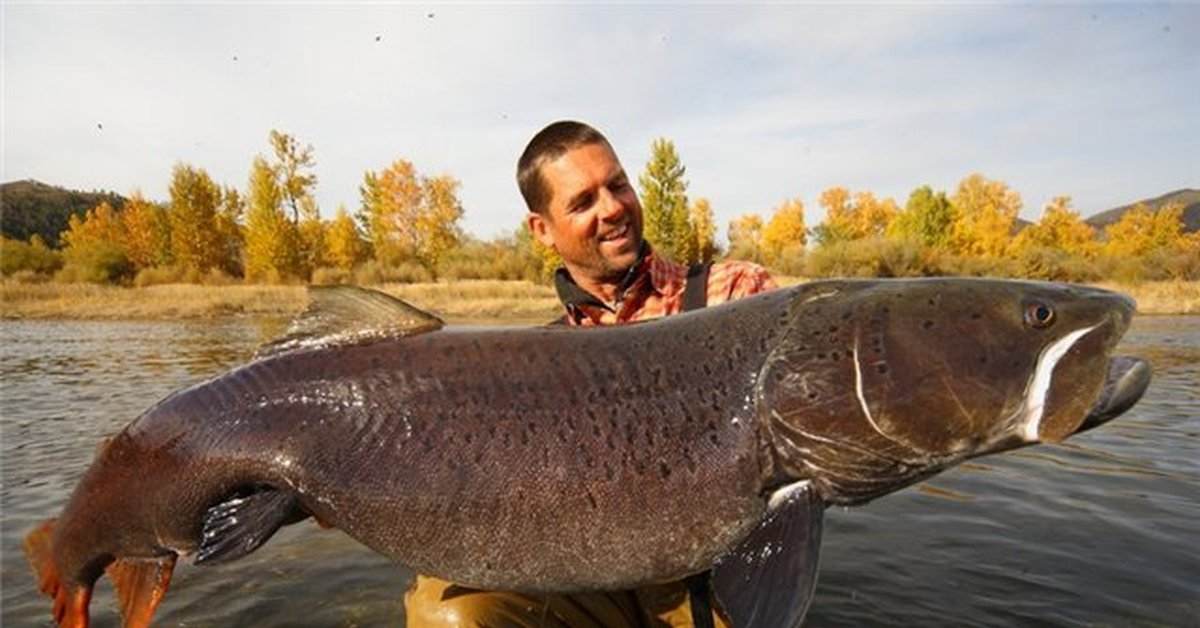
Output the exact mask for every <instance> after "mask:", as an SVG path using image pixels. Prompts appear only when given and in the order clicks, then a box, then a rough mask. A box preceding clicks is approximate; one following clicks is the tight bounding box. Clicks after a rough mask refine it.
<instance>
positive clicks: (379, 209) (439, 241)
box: [359, 159, 463, 276]
mask: <svg viewBox="0 0 1200 628" xmlns="http://www.w3.org/2000/svg"><path fill="white" fill-rule="evenodd" d="M458 185H459V184H458V181H457V180H455V179H454V178H453V177H450V176H446V175H443V176H438V177H422V176H420V175H418V173H417V171H416V168H414V167H413V165H412V163H410V162H408V161H405V160H403V159H400V160H397V161H395V162H393V163H392V165H391V166H389V167H388V168H386V169H384V170H382V171H381V172H378V173H374V172H368V173H366V175H365V176H364V178H363V185H362V187H361V188H359V191H360V193H361V195H362V209H361V211H360V213H359V219H360V221H361V222H362V224H363V225H364V226H365V227H366V231H367V234H368V238H369V239H370V242H371V246H372V248H373V249H374V250H375V257H376V259H378V260H380V261H381V262H383V263H385V264H388V265H398V264H400V263H403V262H405V261H415V262H417V263H419V264H420V265H421V266H422V267H424V268H425V269H426V270H427V271H429V272H430V273H432V274H434V275H435V276H436V273H437V268H438V264H439V263H440V262H441V260H442V259H443V258H444V257H445V255H446V253H447V252H449V251H450V250H451V249H452V248H454V247H456V246H458V244H459V242H460V240H461V238H462V231H461V229H460V227H459V225H458V223H459V221H460V220H461V219H462V214H463V209H462V203H461V202H460V201H459V200H458Z"/></svg>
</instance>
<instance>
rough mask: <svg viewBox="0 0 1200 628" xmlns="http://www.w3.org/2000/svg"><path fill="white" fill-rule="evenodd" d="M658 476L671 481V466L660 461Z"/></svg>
mask: <svg viewBox="0 0 1200 628" xmlns="http://www.w3.org/2000/svg"><path fill="white" fill-rule="evenodd" d="M658 474H659V475H661V476H662V479H664V480H668V479H670V478H671V467H670V466H669V465H667V463H666V462H663V461H661V460H660V461H659V463H658ZM701 619H703V617H701Z"/></svg>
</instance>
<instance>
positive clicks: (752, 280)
mask: <svg viewBox="0 0 1200 628" xmlns="http://www.w3.org/2000/svg"><path fill="white" fill-rule="evenodd" d="M517 184H518V187H519V188H520V190H521V195H522V196H523V197H524V198H525V203H526V205H527V206H528V208H529V214H528V215H527V217H526V220H527V223H528V225H529V229H530V231H532V232H533V235H534V237H536V238H537V239H538V240H539V241H540V242H542V244H545V245H546V246H550V247H553V248H554V249H555V250H556V251H558V253H559V255H560V256H561V257H562V260H563V267H562V268H560V269H559V270H558V272H557V274H556V276H555V288H556V290H557V292H558V295H559V298H560V299H561V300H562V302H563V306H564V308H565V310H566V322H567V323H568V324H571V325H583V326H587V325H613V324H621V323H627V322H632V321H640V320H646V319H651V318H657V317H659V316H666V315H669V314H675V313H678V312H680V311H682V310H683V308H684V297H685V286H686V285H687V281H686V280H687V274H688V268H687V267H685V266H682V265H680V264H677V263H675V262H672V261H670V260H667V259H664V258H662V257H659V256H657V255H656V254H655V253H654V251H653V249H652V248H651V247H650V245H649V244H648V243H646V242H645V241H644V240H643V239H642V206H641V203H640V202H639V201H638V197H637V193H636V191H635V190H634V189H633V186H632V185H630V183H629V177H628V176H627V175H626V174H625V170H624V169H623V168H622V167H621V163H620V161H619V160H618V159H617V156H616V153H615V152H614V151H613V149H612V146H611V145H610V144H609V143H608V140H607V139H605V137H604V136H603V135H601V134H600V132H599V131H597V130H596V129H594V128H592V127H590V126H588V125H586V124H583V123H581V122H573V121H560V122H555V123H553V124H551V125H550V126H548V127H546V128H545V129H542V131H540V132H539V133H538V134H537V135H535V136H534V137H533V139H532V140H530V142H529V145H528V146H527V147H526V148H525V152H524V153H522V155H521V158H520V160H519V161H518V164H517ZM774 288H775V284H774V282H773V281H772V280H771V278H770V276H769V275H768V274H767V272H766V271H765V270H763V269H762V268H761V267H759V266H756V265H754V264H749V263H745V262H721V263H717V264H714V265H713V266H712V267H711V269H709V272H708V278H707V281H706V283H705V285H704V292H705V295H704V296H705V298H704V299H703V300H702V301H701V303H703V302H707V303H708V304H709V305H715V304H718V303H721V302H723V301H728V300H731V299H737V298H741V297H744V296H748V295H751V294H755V293H758V292H763V291H766V290H771V289H774ZM690 298H695V296H694V295H693V296H692V297H690ZM530 551H532V552H536V551H537V548H530ZM405 604H406V608H407V617H408V625H409V626H411V627H413V628H426V627H430V628H431V627H435V626H436V627H443V626H444V627H450V626H469V627H485V626H486V627H489V628H493V627H495V628H498V627H502V626H555V627H569V628H586V627H596V628H601V627H603V628H612V627H616V626H621V627H625V626H629V627H635V626H639V627H640V626H690V625H692V623H693V622H692V614H691V602H690V598H689V595H688V588H687V587H686V586H685V584H684V583H683V582H671V583H666V584H659V585H652V586H646V587H641V588H639V589H636V590H633V591H619V592H597V593H582V594H576V595H523V594H516V593H507V592H494V591H480V590H477V589H470V588H467V587H462V586H459V585H455V584H453V583H450V582H446V581H444V580H439V579H436V578H431V577H427V576H418V577H417V580H416V582H415V583H414V584H413V587H412V588H411V589H410V590H409V592H408V593H407V594H406V596H405ZM714 623H715V624H716V625H718V626H724V625H725V624H724V622H722V621H721V619H720V618H719V617H714Z"/></svg>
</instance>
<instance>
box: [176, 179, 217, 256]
mask: <svg viewBox="0 0 1200 628" xmlns="http://www.w3.org/2000/svg"><path fill="white" fill-rule="evenodd" d="M170 195H171V209H170V212H169V216H170V223H171V251H172V254H173V256H174V259H175V263H176V264H178V265H179V266H180V267H181V268H183V269H184V270H186V271H194V272H200V273H203V272H207V271H208V270H210V269H212V268H216V267H218V266H219V265H220V259H221V243H220V238H219V233H220V232H219V230H218V226H217V211H218V208H219V207H220V205H221V188H220V187H219V186H217V184H216V183H214V182H213V180H212V178H210V177H209V176H208V173H207V172H205V171H204V170H202V169H200V168H193V167H192V166H189V165H186V164H178V165H176V166H175V168H174V170H173V171H172V173H171V185H170Z"/></svg>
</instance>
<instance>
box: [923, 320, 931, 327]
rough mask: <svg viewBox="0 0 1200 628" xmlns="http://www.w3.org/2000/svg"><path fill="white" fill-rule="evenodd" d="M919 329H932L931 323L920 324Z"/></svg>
mask: <svg viewBox="0 0 1200 628" xmlns="http://www.w3.org/2000/svg"><path fill="white" fill-rule="evenodd" d="M921 327H923V328H925V329H933V321H929V320H927V321H925V322H924V323H921Z"/></svg>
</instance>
